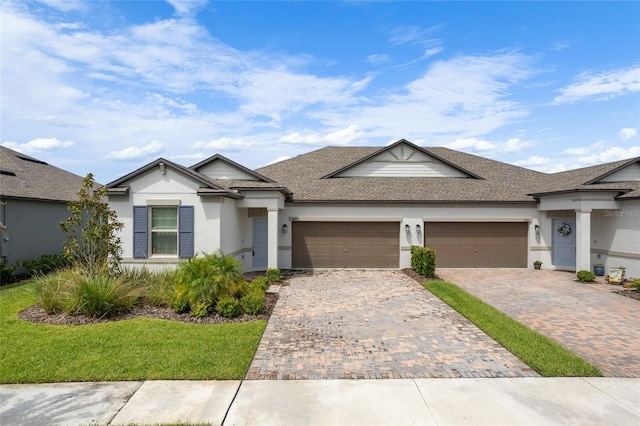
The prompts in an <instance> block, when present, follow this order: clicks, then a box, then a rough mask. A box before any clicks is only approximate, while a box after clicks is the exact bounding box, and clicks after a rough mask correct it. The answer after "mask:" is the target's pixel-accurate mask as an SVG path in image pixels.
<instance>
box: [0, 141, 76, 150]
mask: <svg viewBox="0 0 640 426" xmlns="http://www.w3.org/2000/svg"><path fill="white" fill-rule="evenodd" d="M2 145H3V146H6V147H7V148H9V149H13V150H14V151H18V152H22V153H24V154H28V153H37V152H42V151H50V150H55V149H61V148H70V147H72V146H73V142H71V141H61V140H59V139H57V138H37V139H33V140H31V141H29V142H25V143H16V142H4V143H3V144H2Z"/></svg>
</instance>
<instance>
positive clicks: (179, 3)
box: [166, 0, 208, 15]
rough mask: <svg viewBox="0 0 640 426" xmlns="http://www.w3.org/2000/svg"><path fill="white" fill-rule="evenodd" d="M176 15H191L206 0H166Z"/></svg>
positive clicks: (201, 6)
mask: <svg viewBox="0 0 640 426" xmlns="http://www.w3.org/2000/svg"><path fill="white" fill-rule="evenodd" d="M166 1H167V3H169V4H171V6H173V8H174V9H175V11H176V13H177V14H178V15H192V14H194V13H195V12H197V11H198V10H200V9H201V8H203V7H204V6H206V4H207V3H208V1H207V0H166Z"/></svg>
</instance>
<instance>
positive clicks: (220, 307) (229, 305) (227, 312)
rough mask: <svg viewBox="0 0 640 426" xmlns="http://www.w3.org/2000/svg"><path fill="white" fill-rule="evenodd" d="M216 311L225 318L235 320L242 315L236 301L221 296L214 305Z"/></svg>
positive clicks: (240, 307) (238, 302)
mask: <svg viewBox="0 0 640 426" xmlns="http://www.w3.org/2000/svg"><path fill="white" fill-rule="evenodd" d="M216 311H218V313H219V314H220V315H222V316H223V317H225V318H235V317H238V316H240V315H242V305H240V301H239V300H238V299H234V298H233V297H231V296H222V297H221V298H220V300H218V303H217V304H216Z"/></svg>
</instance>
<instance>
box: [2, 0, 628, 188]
mask: <svg viewBox="0 0 640 426" xmlns="http://www.w3.org/2000/svg"><path fill="white" fill-rule="evenodd" d="M0 8H1V9H0V12H1V16H0V26H1V29H0V37H1V41H0V43H1V57H0V67H1V122H0V124H1V129H0V138H1V139H0V144H2V145H4V146H6V147H8V148H11V149H14V150H17V151H20V152H23V153H25V154H28V155H31V156H33V157H35V158H37V159H40V160H43V161H46V162H48V163H50V164H52V165H54V166H57V167H60V168H63V169H65V170H68V171H70V172H73V173H76V174H78V175H81V176H84V175H86V174H87V173H89V172H91V173H93V174H94V176H95V179H96V180H97V181H98V182H100V183H104V184H106V183H109V182H111V181H113V180H115V179H117V178H119V177H121V176H123V175H125V174H127V173H129V172H132V171H134V170H136V169H138V168H139V167H142V166H144V165H145V164H147V163H149V162H151V161H154V160H155V159H157V158H159V157H163V158H165V159H168V160H171V161H174V162H176V163H179V164H182V165H185V166H191V165H193V164H196V163H198V162H199V161H201V160H203V159H205V158H208V157H210V156H212V155H215V154H221V155H224V156H225V157H227V158H229V159H231V160H233V161H235V162H238V163H240V164H242V165H244V166H246V167H249V168H251V169H255V168H258V167H261V166H264V165H267V164H271V163H273V162H276V161H281V160H283V159H286V158H290V157H294V156H296V155H300V154H304V153H307V152H310V151H313V150H316V149H319V148H322V147H325V146H381V147H382V146H386V145H388V144H390V143H393V142H395V141H397V140H399V139H403V138H404V139H407V140H409V141H411V142H413V143H415V144H417V145H420V146H424V147H431V146H444V147H448V148H452V149H456V150H460V151H464V152H467V153H471V154H476V155H480V156H483V157H486V158H491V159H494V160H498V161H503V162H507V163H510V164H515V165H518V166H522V167H527V168H531V169H534V170H539V171H543V172H547V173H553V172H558V171H563V170H568V169H574V168H579V167H586V166H591V165H594V164H600V163H605V162H610V161H616V160H621V159H626V158H631V157H637V156H640V136H639V135H638V128H639V127H640V24H638V22H640V2H637V1H633V2H555V1H554V2H518V1H514V2H507V1H501V2H460V1H450V2H419V1H413V2H396V1H386V2H383V1H375V2H374V1H346V2H327V1H306V2H302V1H298V2H288V1H273V2H271V1H260V2H249V1H233V2H232V1H206V0H191V1H181V0H167V1H59V0H58V1H56V0H40V1H29V2H23V1H12V0H3V1H2V2H0Z"/></svg>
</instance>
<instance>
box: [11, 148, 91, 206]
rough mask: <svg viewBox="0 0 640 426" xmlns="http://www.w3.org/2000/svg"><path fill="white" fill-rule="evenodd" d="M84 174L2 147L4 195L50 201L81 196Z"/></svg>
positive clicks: (75, 198)
mask: <svg viewBox="0 0 640 426" xmlns="http://www.w3.org/2000/svg"><path fill="white" fill-rule="evenodd" d="M82 179H83V178H82V177H81V176H78V175H75V174H73V173H70V172H67V171H65V170H62V169H60V168H58V167H55V166H52V165H50V164H47V163H45V162H44V161H40V160H38V159H36V158H33V157H30V156H28V155H25V154H22V153H20V152H17V151H14V150H12V149H9V148H7V147H4V146H0V195H1V196H2V197H11V198H25V199H34V200H48V201H65V202H66V201H73V200H77V199H78V191H79V190H80V189H81V188H82Z"/></svg>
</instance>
